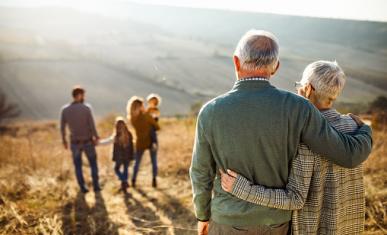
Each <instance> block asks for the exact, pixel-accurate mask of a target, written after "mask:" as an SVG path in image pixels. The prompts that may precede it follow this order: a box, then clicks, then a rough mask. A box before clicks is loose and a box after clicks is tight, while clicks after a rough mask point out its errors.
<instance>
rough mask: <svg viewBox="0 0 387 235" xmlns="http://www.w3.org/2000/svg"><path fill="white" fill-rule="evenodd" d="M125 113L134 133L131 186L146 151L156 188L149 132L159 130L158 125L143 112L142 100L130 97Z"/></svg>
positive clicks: (153, 184)
mask: <svg viewBox="0 0 387 235" xmlns="http://www.w3.org/2000/svg"><path fill="white" fill-rule="evenodd" d="M127 111H128V118H129V119H130V122H131V123H132V125H133V127H134V129H135V131H136V154H135V159H136V163H135V164H134V169H133V178H132V186H133V187H135V186H136V179H137V174H138V170H139V168H140V163H141V159H142V156H143V154H144V152H145V151H146V150H149V152H150V156H151V161H152V174H153V180H152V186H153V187H154V188H156V187H157V181H156V177H157V149H154V148H152V146H151V145H152V141H151V130H152V128H154V129H155V130H159V129H160V127H159V125H158V123H157V122H156V121H155V120H154V119H153V118H152V116H151V115H150V114H148V113H147V112H146V111H145V107H144V101H143V99H142V98H139V97H136V96H134V97H132V98H131V99H130V100H129V101H128V107H127Z"/></svg>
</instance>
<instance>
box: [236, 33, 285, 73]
mask: <svg viewBox="0 0 387 235" xmlns="http://www.w3.org/2000/svg"><path fill="white" fill-rule="evenodd" d="M234 55H235V56H237V57H238V58H239V61H240V63H241V67H242V68H243V69H246V70H258V69H262V68H267V67H269V66H272V67H275V66H276V65H277V62H278V60H279V46H278V39H277V38H276V37H275V36H274V35H273V34H272V33H270V32H267V31H263V30H255V29H252V30H249V31H248V32H247V33H245V35H243V37H242V38H241V39H240V40H239V42H238V45H237V47H236V49H235V52H234Z"/></svg>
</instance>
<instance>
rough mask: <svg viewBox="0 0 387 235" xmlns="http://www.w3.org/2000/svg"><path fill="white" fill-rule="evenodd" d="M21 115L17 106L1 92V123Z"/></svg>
mask: <svg viewBox="0 0 387 235" xmlns="http://www.w3.org/2000/svg"><path fill="white" fill-rule="evenodd" d="M19 115H20V109H19V107H18V105H17V104H14V103H10V102H8V100H7V96H6V95H5V94H4V93H3V92H2V91H0V122H2V121H4V120H5V119H11V118H15V117H17V116H19Z"/></svg>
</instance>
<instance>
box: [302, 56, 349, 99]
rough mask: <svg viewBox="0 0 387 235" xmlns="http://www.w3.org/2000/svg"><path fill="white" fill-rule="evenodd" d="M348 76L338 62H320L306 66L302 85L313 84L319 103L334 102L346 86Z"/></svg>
mask: <svg viewBox="0 0 387 235" xmlns="http://www.w3.org/2000/svg"><path fill="white" fill-rule="evenodd" d="M345 79H346V76H345V74H344V71H343V70H342V69H341V68H340V66H339V65H338V64H337V62H336V61H333V62H331V61H324V60H319V61H316V62H313V63H311V64H309V65H308V66H306V68H305V70H304V73H303V74H302V79H301V84H302V85H306V84H311V85H312V86H313V88H314V89H315V92H316V98H317V99H318V101H330V102H332V101H334V100H335V99H336V98H337V96H338V95H339V94H340V93H341V91H342V90H343V88H344V85H345Z"/></svg>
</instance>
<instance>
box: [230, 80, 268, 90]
mask: <svg viewBox="0 0 387 235" xmlns="http://www.w3.org/2000/svg"><path fill="white" fill-rule="evenodd" d="M268 87H273V86H272V85H271V84H270V82H269V81H257V80H238V81H236V82H235V84H234V86H233V88H232V90H246V89H263V88H268Z"/></svg>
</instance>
